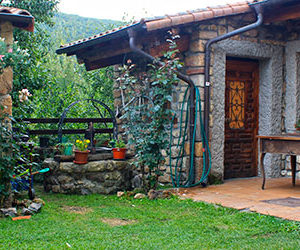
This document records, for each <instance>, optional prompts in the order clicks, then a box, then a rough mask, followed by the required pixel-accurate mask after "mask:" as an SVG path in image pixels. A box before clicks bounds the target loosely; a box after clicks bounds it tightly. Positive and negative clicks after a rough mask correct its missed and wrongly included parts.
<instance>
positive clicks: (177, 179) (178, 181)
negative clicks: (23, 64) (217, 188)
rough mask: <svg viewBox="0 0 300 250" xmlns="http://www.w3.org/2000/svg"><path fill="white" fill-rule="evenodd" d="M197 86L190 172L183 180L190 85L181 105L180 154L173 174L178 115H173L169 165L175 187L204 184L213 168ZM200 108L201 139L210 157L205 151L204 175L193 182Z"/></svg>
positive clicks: (178, 144) (177, 146)
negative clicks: (174, 137)
mask: <svg viewBox="0 0 300 250" xmlns="http://www.w3.org/2000/svg"><path fill="white" fill-rule="evenodd" d="M194 87H195V90H196V106H195V120H194V131H193V140H192V150H191V155H190V157H192V159H190V168H189V173H188V176H187V179H186V180H185V181H184V182H183V180H182V164H183V154H184V145H185V142H186V138H187V128H188V118H189V106H190V104H189V103H190V97H189V98H188V100H186V99H187V93H188V90H189V88H190V87H188V88H187V89H186V91H185V93H184V97H183V103H182V107H181V112H180V128H179V129H180V133H179V140H178V142H177V145H176V149H178V148H179V151H178V156H177V157H176V164H175V170H174V174H173V170H172V140H173V135H172V132H173V122H174V119H175V117H176V115H174V116H173V119H172V123H171V131H170V144H169V167H170V174H171V179H172V184H173V187H194V186H197V185H199V184H203V183H205V182H206V181H207V176H208V174H209V172H210V169H211V152H210V149H209V144H208V140H207V138H206V134H205V130H204V124H203V119H202V108H201V97H200V92H199V89H198V88H197V87H196V86H194ZM185 106H186V112H187V113H186V119H185V123H184V127H183V126H182V121H183V114H184V109H185ZM198 110H199V123H200V132H201V139H202V143H204V144H203V145H205V150H207V151H208V156H209V158H208V159H206V156H205V153H204V154H203V171H202V176H201V178H200V180H198V181H195V183H193V175H194V174H193V173H194V168H195V166H194V162H195V161H194V152H195V140H196V127H197V126H196V125H197V117H198ZM207 160H208V161H209V164H208V169H206V161H207Z"/></svg>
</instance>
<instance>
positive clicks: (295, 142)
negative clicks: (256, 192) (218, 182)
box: [257, 134, 300, 189]
mask: <svg viewBox="0 0 300 250" xmlns="http://www.w3.org/2000/svg"><path fill="white" fill-rule="evenodd" d="M257 138H258V140H259V145H260V167H261V172H262V176H263V183H262V187H261V188H262V189H264V188H265V182H266V174H265V166H264V158H265V155H266V153H271V154H288V155H290V156H291V168H292V183H293V186H295V180H296V164H297V163H296V156H297V155H300V134H299V135H298V134H285V135H273V136H262V135H258V136H257Z"/></svg>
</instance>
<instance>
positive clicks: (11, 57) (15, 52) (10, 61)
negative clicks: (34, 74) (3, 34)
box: [0, 39, 29, 73]
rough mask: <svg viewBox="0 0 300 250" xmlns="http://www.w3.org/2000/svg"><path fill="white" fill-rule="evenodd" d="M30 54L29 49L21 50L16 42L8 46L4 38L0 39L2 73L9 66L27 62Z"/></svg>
mask: <svg viewBox="0 0 300 250" xmlns="http://www.w3.org/2000/svg"><path fill="white" fill-rule="evenodd" d="M28 56H29V55H28V53H27V51H26V50H21V49H20V48H19V47H18V45H17V43H16V42H14V43H13V44H11V45H9V46H8V45H7V44H6V43H5V41H4V39H0V73H2V72H3V70H4V69H5V68H7V67H15V66H16V65H18V64H20V62H22V63H23V62H26V59H27V57H28Z"/></svg>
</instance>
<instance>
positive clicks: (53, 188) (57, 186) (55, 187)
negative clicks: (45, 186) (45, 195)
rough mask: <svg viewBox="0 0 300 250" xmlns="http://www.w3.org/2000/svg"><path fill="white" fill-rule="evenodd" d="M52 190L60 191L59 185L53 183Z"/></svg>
mask: <svg viewBox="0 0 300 250" xmlns="http://www.w3.org/2000/svg"><path fill="white" fill-rule="evenodd" d="M52 191H53V192H54V193H60V186H59V185H53V186H52Z"/></svg>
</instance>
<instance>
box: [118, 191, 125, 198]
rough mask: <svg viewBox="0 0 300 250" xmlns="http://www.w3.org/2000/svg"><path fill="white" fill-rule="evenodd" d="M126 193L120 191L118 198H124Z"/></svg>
mask: <svg viewBox="0 0 300 250" xmlns="http://www.w3.org/2000/svg"><path fill="white" fill-rule="evenodd" d="M124 194H125V192H122V191H119V192H117V197H122V196H124Z"/></svg>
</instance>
